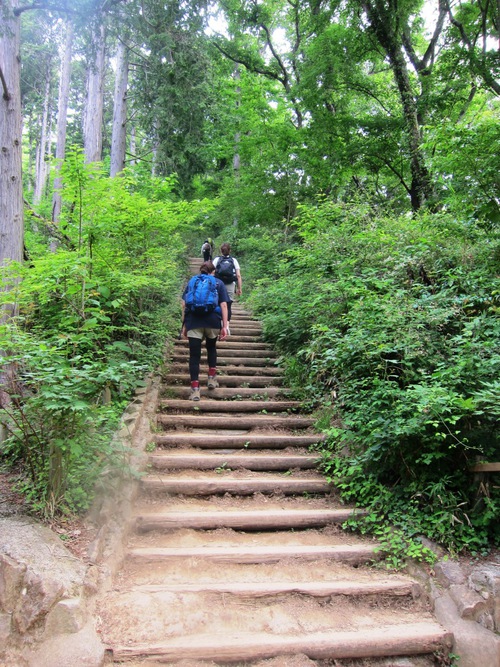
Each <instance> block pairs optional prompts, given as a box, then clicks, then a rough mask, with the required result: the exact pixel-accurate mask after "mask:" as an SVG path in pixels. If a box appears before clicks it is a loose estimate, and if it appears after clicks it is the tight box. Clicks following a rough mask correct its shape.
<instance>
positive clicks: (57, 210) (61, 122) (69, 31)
mask: <svg viewBox="0 0 500 667" xmlns="http://www.w3.org/2000/svg"><path fill="white" fill-rule="evenodd" d="M72 49H73V24H72V23H69V22H68V23H67V24H66V40H65V43H64V51H63V54H62V57H61V74H60V78H59V100H58V103H57V143H56V159H57V160H59V162H58V164H57V166H56V170H57V172H59V171H60V169H61V162H62V160H64V157H65V155H66V124H67V118H68V100H69V85H70V80H71V56H72ZM61 187H62V182H61V178H60V177H59V176H57V177H56V178H55V179H54V194H53V196H52V220H53V221H54V222H59V218H60V216H61V208H62V197H61Z"/></svg>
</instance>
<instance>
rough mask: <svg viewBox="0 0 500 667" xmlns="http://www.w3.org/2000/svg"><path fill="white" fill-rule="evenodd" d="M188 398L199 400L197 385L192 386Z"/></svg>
mask: <svg viewBox="0 0 500 667" xmlns="http://www.w3.org/2000/svg"><path fill="white" fill-rule="evenodd" d="M189 400H191V401H199V400H200V388H199V387H192V389H191V395H190V396H189Z"/></svg>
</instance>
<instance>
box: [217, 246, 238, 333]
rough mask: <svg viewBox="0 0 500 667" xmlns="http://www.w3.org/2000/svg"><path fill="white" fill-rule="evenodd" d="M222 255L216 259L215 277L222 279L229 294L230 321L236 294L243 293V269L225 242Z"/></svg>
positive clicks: (221, 248)
mask: <svg viewBox="0 0 500 667" xmlns="http://www.w3.org/2000/svg"><path fill="white" fill-rule="evenodd" d="M220 251H221V255H220V256H219V257H216V258H215V259H214V266H215V277H216V278H219V280H222V282H223V283H224V285H225V286H226V289H227V293H228V296H229V303H228V315H227V319H228V322H229V321H230V320H231V304H232V302H233V301H234V295H235V294H236V295H237V296H239V295H241V285H242V282H241V271H240V265H239V262H238V260H237V259H236V258H235V257H232V256H231V246H230V245H229V243H223V244H222V245H221V247H220Z"/></svg>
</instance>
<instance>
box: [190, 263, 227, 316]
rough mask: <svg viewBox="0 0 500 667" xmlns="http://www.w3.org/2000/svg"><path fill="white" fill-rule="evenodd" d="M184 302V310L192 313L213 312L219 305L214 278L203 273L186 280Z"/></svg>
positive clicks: (205, 313)
mask: <svg viewBox="0 0 500 667" xmlns="http://www.w3.org/2000/svg"><path fill="white" fill-rule="evenodd" d="M184 302H185V304H186V310H187V311H188V312H189V313H193V314H194V315H208V314H210V313H213V312H214V310H215V309H216V308H217V306H218V305H219V295H218V293H217V285H216V282H215V278H214V277H213V276H209V275H207V274H205V273H202V274H200V275H199V276H194V277H193V278H191V280H190V281H189V282H188V286H187V290H186V296H185V297H184Z"/></svg>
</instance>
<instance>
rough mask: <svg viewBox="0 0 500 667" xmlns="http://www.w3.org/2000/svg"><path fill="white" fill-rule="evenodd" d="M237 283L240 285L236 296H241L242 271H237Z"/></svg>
mask: <svg viewBox="0 0 500 667" xmlns="http://www.w3.org/2000/svg"><path fill="white" fill-rule="evenodd" d="M236 281H237V283H238V285H237V287H236V294H241V285H242V282H241V271H240V270H239V269H238V270H237V271H236Z"/></svg>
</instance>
